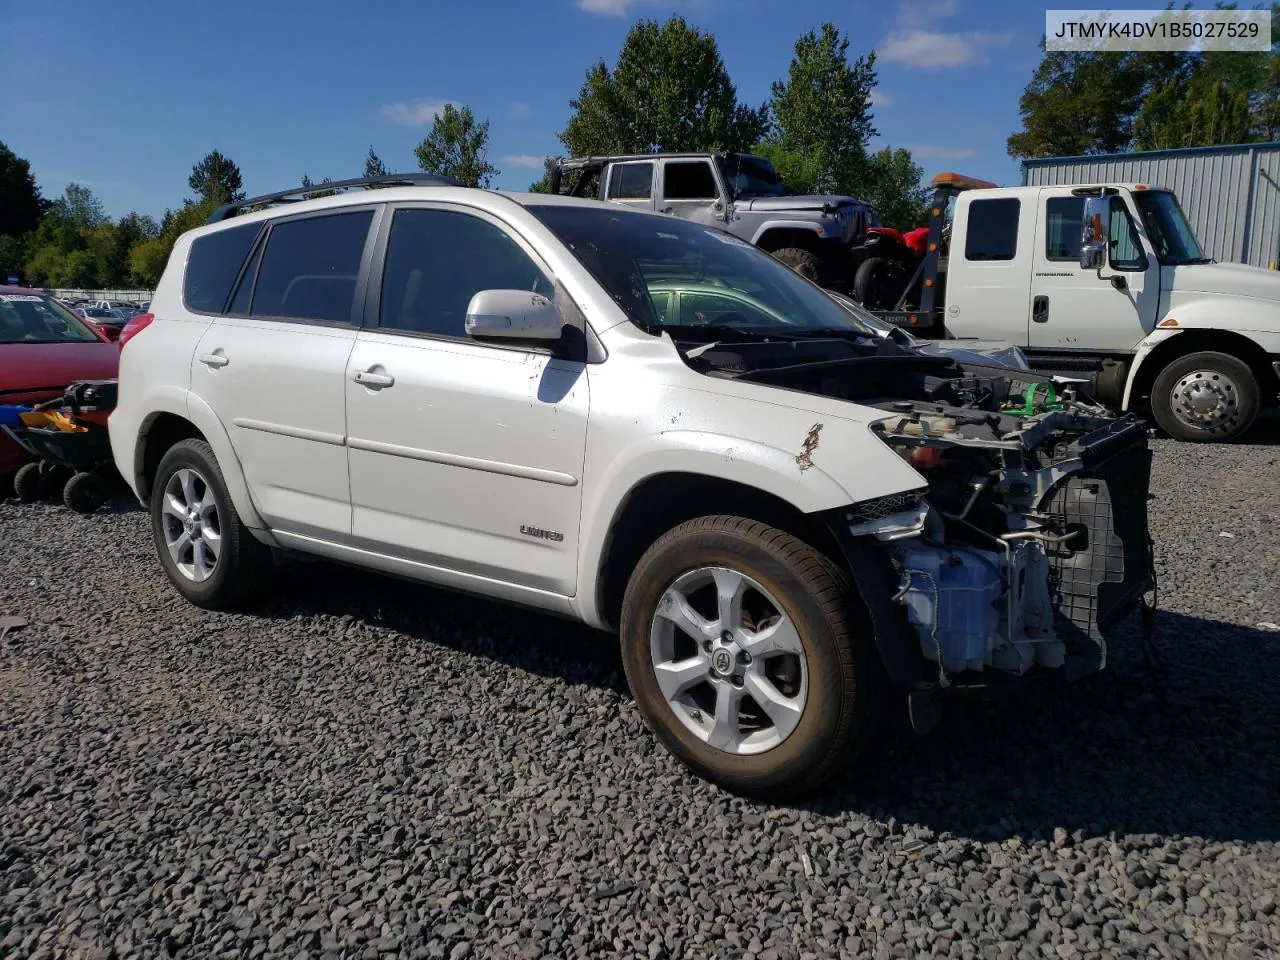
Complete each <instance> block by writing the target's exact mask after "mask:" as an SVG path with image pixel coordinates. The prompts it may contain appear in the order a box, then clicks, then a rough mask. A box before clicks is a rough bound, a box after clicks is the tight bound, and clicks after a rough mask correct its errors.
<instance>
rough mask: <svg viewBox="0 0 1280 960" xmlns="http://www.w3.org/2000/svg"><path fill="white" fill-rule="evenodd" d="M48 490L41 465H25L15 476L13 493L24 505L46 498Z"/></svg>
mask: <svg viewBox="0 0 1280 960" xmlns="http://www.w3.org/2000/svg"><path fill="white" fill-rule="evenodd" d="M46 489H48V488H47V487H46V486H45V483H44V475H43V474H42V473H41V472H40V464H38V463H24V464H23V465H22V466H20V467H19V468H18V472H17V473H15V474H14V475H13V492H14V493H15V494H17V496H18V499H19V500H21V501H22V502H23V503H34V502H35V501H37V500H39V499H40V498H41V497H43V496H44V494H45V490H46Z"/></svg>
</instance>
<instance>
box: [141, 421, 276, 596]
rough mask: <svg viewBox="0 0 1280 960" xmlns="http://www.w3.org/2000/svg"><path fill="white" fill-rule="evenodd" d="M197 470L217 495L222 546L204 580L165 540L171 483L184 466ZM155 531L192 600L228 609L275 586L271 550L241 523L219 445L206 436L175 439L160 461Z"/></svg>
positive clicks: (160, 550) (165, 563)
mask: <svg viewBox="0 0 1280 960" xmlns="http://www.w3.org/2000/svg"><path fill="white" fill-rule="evenodd" d="M184 469H185V470H191V471H194V472H195V473H196V474H197V475H198V478H199V480H200V481H201V482H202V483H203V484H204V488H205V489H206V490H207V491H209V492H211V493H212V494H213V498H214V506H215V508H216V511H217V513H216V519H217V526H218V530H219V534H220V536H219V538H218V539H219V541H220V543H221V546H220V548H219V551H218V555H217V559H216V562H215V563H214V565H213V570H212V573H211V574H210V575H209V576H208V577H207V579H204V580H195V579H192V578H191V577H189V576H187V575H186V574H184V573H183V572H182V571H181V570H180V569H179V568H178V564H177V563H176V562H175V561H174V559H173V557H172V556H171V555H170V553H169V548H168V546H167V543H166V540H165V521H164V502H165V495H166V487H167V486H168V484H169V481H170V480H171V479H173V477H174V475H175V474H176V473H177V472H178V471H179V470H184ZM151 531H152V538H153V539H154V541H155V546H156V554H157V556H159V558H160V565H161V566H162V567H163V568H164V572H165V575H166V576H168V578H169V582H170V583H172V584H173V586H174V588H175V589H176V590H177V591H178V592H179V593H180V594H182V595H183V596H184V597H185V598H186V599H187V600H189V601H190V602H191V603H193V604H195V605H196V606H198V607H203V608H205V609H207V610H225V609H230V608H233V607H238V606H241V605H243V604H246V603H248V602H250V601H252V600H254V599H257V598H258V597H260V596H261V595H263V594H264V593H265V592H267V590H269V589H270V587H271V586H272V585H273V583H274V580H275V577H274V573H275V564H274V562H273V559H272V555H271V549H270V548H269V547H268V546H266V545H265V544H263V543H261V542H260V541H258V540H257V539H255V538H254V536H253V534H252V533H250V532H249V529H248V528H247V527H246V526H245V525H244V524H243V523H242V522H241V520H240V517H239V515H238V514H237V513H236V510H235V506H234V505H233V504H232V502H231V496H230V495H229V494H228V493H227V485H226V481H225V480H224V479H223V476H222V469H221V468H220V467H219V466H218V460H217V457H215V456H214V453H213V448H211V447H210V446H209V444H207V443H206V442H205V441H203V440H182V441H179V442H178V443H175V444H174V445H173V446H172V447H170V448H169V450H168V451H167V452H166V453H165V455H164V457H162V458H161V460H160V466H159V468H157V470H156V475H155V479H154V481H153V483H152V485H151Z"/></svg>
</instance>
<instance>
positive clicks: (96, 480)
mask: <svg viewBox="0 0 1280 960" xmlns="http://www.w3.org/2000/svg"><path fill="white" fill-rule="evenodd" d="M106 499H107V487H106V484H104V483H103V482H102V478H101V477H100V476H98V475H97V474H96V473H76V474H73V475H72V477H71V479H70V480H68V481H67V482H66V485H65V486H63V488H62V502H63V503H65V504H66V505H67V509H69V510H74V511H75V512H76V513H93V511H95V510H97V509H98V508H99V507H100V506H102V504H103V503H104V502H105V501H106Z"/></svg>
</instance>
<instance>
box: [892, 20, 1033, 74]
mask: <svg viewBox="0 0 1280 960" xmlns="http://www.w3.org/2000/svg"><path fill="white" fill-rule="evenodd" d="M1010 39H1011V37H1010V35H1009V34H1007V33H989V32H982V31H972V32H969V33H942V32H940V31H937V30H899V31H898V32H896V33H891V34H889V35H888V36H887V37H885V38H884V40H883V41H882V42H881V44H880V47H879V49H878V50H877V60H882V61H884V62H886V63H900V64H902V65H903V66H904V67H906V68H907V69H908V70H935V69H941V68H945V67H962V66H964V65H965V64H967V63H973V62H975V61H977V60H980V59H982V58H983V53H984V51H985V50H986V48H988V47H994V46H1000V45H1002V44H1006V43H1008V42H1009V40H1010Z"/></svg>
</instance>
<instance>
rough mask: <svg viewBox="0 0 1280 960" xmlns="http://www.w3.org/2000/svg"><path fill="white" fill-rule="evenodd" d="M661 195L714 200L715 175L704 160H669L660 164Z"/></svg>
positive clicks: (680, 198) (685, 198) (671, 198)
mask: <svg viewBox="0 0 1280 960" xmlns="http://www.w3.org/2000/svg"><path fill="white" fill-rule="evenodd" d="M662 196H663V199H666V200H714V199H715V198H716V176H715V174H714V173H712V172H711V164H709V163H707V162H706V161H705V160H679V161H676V160H669V161H667V162H666V163H664V164H663V165H662Z"/></svg>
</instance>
